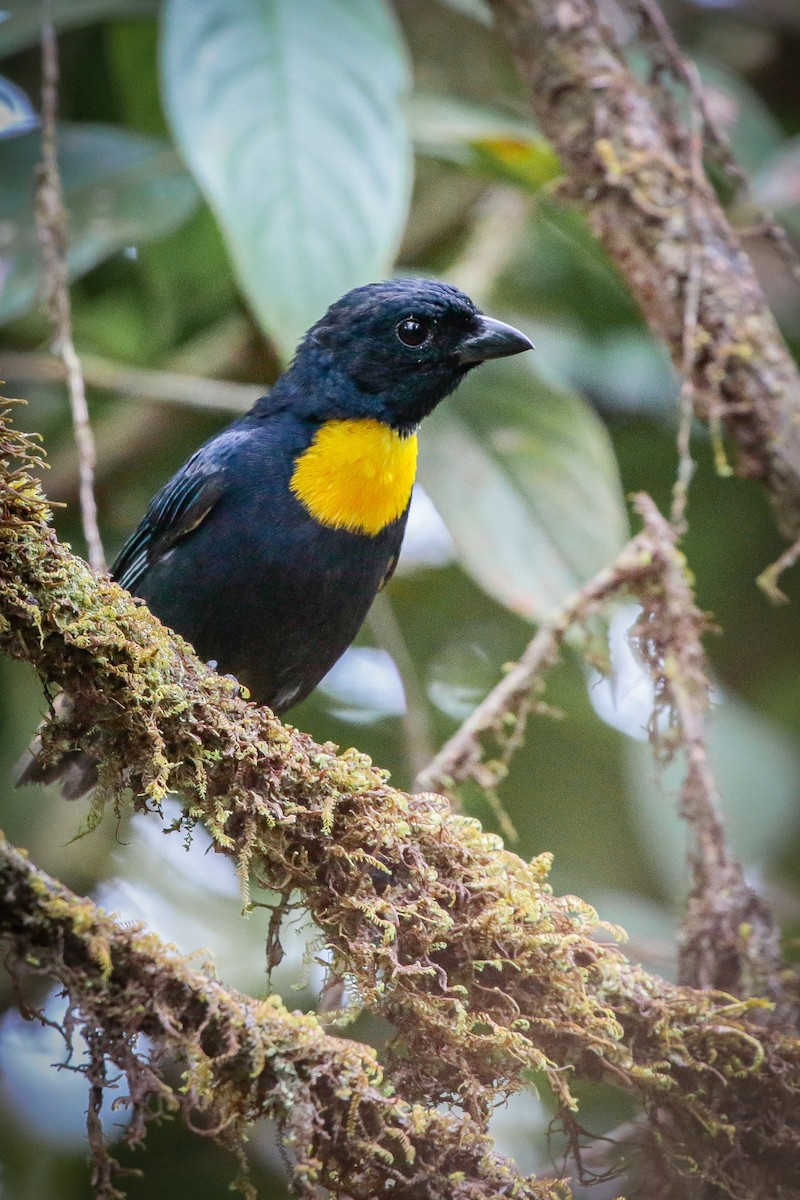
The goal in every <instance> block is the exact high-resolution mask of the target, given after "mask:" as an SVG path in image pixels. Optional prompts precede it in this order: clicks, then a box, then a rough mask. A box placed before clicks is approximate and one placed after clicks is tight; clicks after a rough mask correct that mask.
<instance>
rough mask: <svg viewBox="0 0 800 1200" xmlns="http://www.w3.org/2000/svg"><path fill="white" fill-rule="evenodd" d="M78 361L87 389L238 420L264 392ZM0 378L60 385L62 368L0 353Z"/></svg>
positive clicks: (46, 360) (41, 357)
mask: <svg viewBox="0 0 800 1200" xmlns="http://www.w3.org/2000/svg"><path fill="white" fill-rule="evenodd" d="M81 361H82V366H83V376H84V379H85V381H86V382H87V383H88V384H90V386H91V387H94V388H97V389H98V391H105V392H116V394H117V395H118V396H125V397H127V398H129V399H132V400H147V401H155V402H157V403H159V404H175V405H178V406H179V407H186V408H201V409H207V410H209V411H211V412H219V413H231V414H233V415H234V416H240V415H241V414H242V413H243V412H246V411H247V409H248V408H250V406H251V405H252V404H254V403H255V401H256V400H257V399H258V397H259V396H263V394H264V388H263V387H262V388H259V387H258V385H257V384H254V383H233V382H229V381H228V380H222V379H205V378H202V377H201V376H199V375H186V374H184V373H183V372H179V371H158V370H152V369H150V368H144V367H129V366H127V365H126V364H125V363H116V362H111V361H110V360H109V359H106V358H97V357H95V356H94V355H84V356H83V358H82V360H81ZM3 375H4V377H5V378H6V379H9V380H19V381H20V382H26V383H61V382H62V381H63V380H64V377H65V369H64V367H63V365H62V363H60V362H58V361H57V360H55V359H53V358H51V357H50V356H49V355H47V354H37V353H36V352H34V351H32V352H25V351H13V350H12V351H4V352H3Z"/></svg>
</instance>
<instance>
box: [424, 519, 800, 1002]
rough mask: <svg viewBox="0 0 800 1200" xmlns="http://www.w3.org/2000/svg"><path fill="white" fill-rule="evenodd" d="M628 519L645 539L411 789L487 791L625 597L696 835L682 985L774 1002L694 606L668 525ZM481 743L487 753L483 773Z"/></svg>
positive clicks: (547, 633)
mask: <svg viewBox="0 0 800 1200" xmlns="http://www.w3.org/2000/svg"><path fill="white" fill-rule="evenodd" d="M636 507H637V509H638V511H639V514H640V515H641V517H642V519H643V521H644V529H643V530H642V532H641V533H639V534H637V535H636V537H634V538H633V539H632V540H631V541H630V542H629V543H628V544H627V546H625V547H624V549H623V550H622V552H621V553H620V554H619V555H618V556H617V558H616V559H615V560H614V562H613V563H612V564H611V565H610V566H609V567H606V568H605V569H604V570H603V571H601V572H600V573H599V574H598V575H596V576H595V577H594V579H592V580H590V581H589V583H587V584H585V585H584V587H582V588H581V589H580V590H579V591H578V592H576V593H575V595H574V596H572V597H571V598H570V599H569V600H568V601H567V602H566V603H565V604H564V605H563V606H562V608H561V609H560V610H559V612H558V614H557V615H556V616H555V618H554V619H553V620H552V621H550V622H549V623H548V624H547V625H544V626H542V628H541V629H540V630H539V631H538V633H537V634H536V636H535V637H534V638H533V640H532V641H531V642H530V644H529V645H528V648H527V649H526V651H525V653H524V654H523V656H522V658H521V659H520V661H519V662H518V663H517V664H516V666H515V667H513V668H512V670H511V671H509V672H508V674H507V675H506V676H505V678H504V679H502V680H501V681H500V683H498V684H497V686H496V687H495V688H494V689H493V690H492V691H491V692H490V693H489V695H488V696H487V697H486V698H485V699H484V700H483V701H482V702H481V704H480V705H479V706H478V707H477V709H476V710H475V711H474V712H473V713H472V714H471V715H470V716H469V717H468V718H467V720H466V721H465V722H464V724H463V725H462V726H461V728H460V729H459V730H458V731H457V732H456V733H455V734H454V735H453V737H452V738H451V739H450V740H449V741H448V742H447V743H446V744H445V745H444V746H443V747H442V749H441V750H440V751H439V753H438V754H437V756H436V758H435V759H434V760H433V762H432V763H431V764H430V766H428V767H427V768H426V770H425V771H423V772H422V774H421V775H420V776H419V777H418V780H417V786H418V787H419V788H420V789H421V790H432V791H433V790H437V789H438V790H451V789H452V788H453V787H454V786H455V785H456V784H457V783H459V782H462V781H464V780H466V779H473V780H475V781H476V782H477V783H478V784H479V785H480V786H482V787H484V788H485V787H487V786H488V787H493V786H496V784H497V783H498V782H499V780H500V779H501V778H502V777H503V774H504V773H505V770H506V769H507V767H508V764H509V762H510V759H511V756H512V754H513V753H514V751H515V750H516V748H517V747H518V746H519V745H520V743H521V742H522V740H523V737H524V732H525V723H526V720H527V717H528V715H529V713H530V711H531V708H532V707H533V705H534V703H535V701H536V697H537V695H538V693H539V692H540V691H541V689H542V686H543V683H542V675H543V672H544V671H545V670H546V668H548V667H549V666H551V665H552V664H553V663H554V662H555V661H556V658H557V655H558V651H559V649H560V647H561V645H562V644H563V641H564V638H565V636H566V634H567V632H568V631H569V630H570V629H571V628H572V627H573V626H574V625H575V624H576V623H578V622H584V621H585V620H586V618H587V617H588V616H590V615H591V614H592V613H593V612H595V611H596V610H597V608H598V607H599V606H601V605H603V604H605V603H607V602H608V601H609V600H611V599H613V598H615V597H617V596H620V595H621V594H623V593H632V594H634V595H635V596H636V597H637V598H638V599H639V601H640V603H641V605H642V609H643V616H642V618H641V620H640V621H639V622H637V625H636V626H635V628H634V630H633V631H632V634H631V636H632V638H633V639H634V640H636V641H637V642H638V645H639V650H640V653H641V656H642V658H643V660H644V662H645V664H646V665H647V667H648V668H649V670H650V673H651V675H652V677H653V683H654V687H655V699H656V704H655V708H654V712H653V718H652V722H651V738H652V740H653V744H654V747H655V749H656V751H657V752H658V753H659V755H660V757H662V758H669V757H672V755H673V754H674V753H675V751H676V750H677V749H679V748H680V749H682V751H683V753H684V755H685V758H686V775H685V778H684V782H683V787H682V790H681V813H682V815H683V817H684V818H685V819H686V821H687V822H688V823H689V825H690V827H691V829H692V832H693V834H694V839H695V853H694V855H693V858H692V865H693V877H694V885H693V890H692V895H691V897H690V901H689V907H688V910H687V914H686V918H685V920H684V925H683V937H682V945H681V947H680V957H679V966H680V972H681V981H682V982H684V983H689V984H691V985H692V986H696V987H701V986H702V987H720V988H724V989H725V990H726V991H731V992H734V993H735V994H737V995H742V994H744V995H753V994H761V993H766V994H768V995H770V996H772V997H773V998H776V999H777V998H780V997H781V996H782V983H781V964H782V959H781V955H780V947H779V944H778V937H777V932H776V930H775V927H774V924H773V921H772V916H771V913H770V912H769V910H768V908H767V906H766V905H765V904H764V903H763V901H761V899H760V898H759V897H758V896H757V895H756V894H755V893H754V892H753V891H752V889H751V888H750V887H749V886H748V885H747V883H746V882H745V879H744V875H743V873H742V869H741V867H740V866H739V864H738V862H737V861H736V859H735V857H734V855H733V853H732V851H731V848H730V845H729V843H728V839H727V834H726V831H725V826H724V822H723V819H722V813H721V804H720V796H719V791H718V788H717V784H716V781H715V779H714V774H713V771H712V769H711V763H710V760H709V755H708V744H707V731H706V712H707V709H708V695H709V684H708V679H707V675H706V669H705V656H704V653H703V649H702V644H701V641H700V638H701V634H702V633H703V631H704V630H705V628H706V625H707V622H706V619H705V617H704V616H703V614H702V613H701V612H700V611H699V610H698V609H697V607H696V606H695V603H694V596H693V594H692V589H691V586H690V583H689V581H688V578H687V575H686V564H685V560H684V558H683V555H682V554H681V553H680V551H679V550H678V549H677V546H676V537H677V533H676V530H675V527H674V525H671V524H670V523H669V522H668V521H667V520H666V518H664V517H663V516H662V515H661V513H660V512H659V511H658V509H657V507H656V506H655V504H654V503H653V501H652V500H651V499H650V497H649V496H645V495H640V496H637V497H636ZM665 710H666V711H667V712H668V714H669V717H670V723H671V728H670V731H669V733H668V734H667V735H666V736H665V735H664V734H663V733H662V730H661V727H660V722H659V716H660V714H661V713H662V712H663V711H665ZM486 741H490V742H491V744H492V747H493V753H492V756H491V758H490V759H489V760H488V761H487V760H486V754H485V742H486ZM495 748H496V749H495ZM787 1004H788V1002H787Z"/></svg>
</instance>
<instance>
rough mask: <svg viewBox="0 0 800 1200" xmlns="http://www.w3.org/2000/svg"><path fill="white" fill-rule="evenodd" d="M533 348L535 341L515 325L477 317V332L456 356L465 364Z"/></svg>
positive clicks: (491, 318) (490, 318)
mask: <svg viewBox="0 0 800 1200" xmlns="http://www.w3.org/2000/svg"><path fill="white" fill-rule="evenodd" d="M523 350H533V342H532V341H531V340H530V338H527V337H526V336H525V334H524V333H520V331H519V330H518V329H515V328H514V326H513V325H505V324H504V323H503V322H502V321H495V319H494V318H493V317H484V316H478V317H476V318H475V332H474V333H473V334H471V335H470V336H469V337H468V338H465V339H464V341H463V342H462V343H461V345H460V346H459V348H458V350H457V351H456V358H457V359H458V361H459V363H461V364H463V365H464V366H468V365H470V366H471V365H473V364H475V363H482V362H485V361H486V359H487V358H507V357H508V356H509V355H510V354H521V353H522V352H523Z"/></svg>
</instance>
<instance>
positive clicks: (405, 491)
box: [290, 417, 417, 536]
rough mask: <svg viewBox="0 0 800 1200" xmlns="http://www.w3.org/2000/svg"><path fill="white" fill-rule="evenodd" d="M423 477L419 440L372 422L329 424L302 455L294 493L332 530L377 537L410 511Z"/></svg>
mask: <svg viewBox="0 0 800 1200" xmlns="http://www.w3.org/2000/svg"><path fill="white" fill-rule="evenodd" d="M416 471H417V439H416V436H415V435H414V434H411V435H409V436H405V437H404V436H402V435H401V434H399V433H397V432H396V431H395V430H393V429H391V428H390V427H389V426H388V425H384V424H383V423H382V422H380V421H376V420H373V419H372V418H370V417H364V418H357V419H352V420H335V421H327V422H326V423H325V424H324V425H322V426H320V428H319V430H318V431H317V433H316V436H315V438H314V441H313V442H312V443H311V445H310V446H309V447H308V449H307V450H304V451H303V452H302V454H300V455H298V457H297V459H296V460H295V464H294V470H293V472H292V477H291V482H290V487H291V489H292V492H293V493H294V495H295V496H296V497H297V499H298V500H299V501H300V503H301V504H302V505H303V506H304V507H305V509H306V511H307V512H309V513H310V514H311V516H312V517H314V519H315V520H317V521H319V522H320V524H322V525H326V526H328V527H329V528H331V529H346V530H348V531H349V532H351V533H366V534H371V535H373V536H374V535H376V534H378V533H380V532H381V530H382V529H385V528H386V526H387V525H389V524H391V522H392V521H395V520H396V519H397V518H398V517H399V516H400V515H401V514H402V513H403V512H404V511H405V509H406V506H407V505H408V502H409V500H410V498H411V489H412V487H413V486H414V477H415V475H416Z"/></svg>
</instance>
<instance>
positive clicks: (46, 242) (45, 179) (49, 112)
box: [36, 4, 106, 571]
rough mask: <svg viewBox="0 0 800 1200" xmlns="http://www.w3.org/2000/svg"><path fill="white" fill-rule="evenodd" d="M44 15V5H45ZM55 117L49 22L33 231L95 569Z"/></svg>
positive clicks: (95, 534) (99, 559)
mask: <svg viewBox="0 0 800 1200" xmlns="http://www.w3.org/2000/svg"><path fill="white" fill-rule="evenodd" d="M44 11H45V14H46V13H47V5H46V4H45V5H44ZM57 116H58V41H57V38H56V32H55V29H54V28H53V25H52V22H51V21H49V20H45V21H44V22H43V24H42V161H41V164H40V166H39V171H38V183H37V189H36V230H37V234H38V238H39V248H40V251H41V256H42V285H43V290H44V301H45V306H46V308H47V314H48V316H49V318H50V324H51V326H52V330H53V352H54V353H55V354H57V355H58V356H59V357H60V359H61V361H62V363H63V364H64V370H65V372H66V377H67V386H68V389H69V398H70V407H71V409H72V428H73V432H74V434H75V442H76V444H77V447H78V455H79V470H80V502H81V521H82V523H83V535H84V537H85V538H86V547H87V551H88V554H89V563H90V564H91V567H92V569H93V570H94V571H104V570H105V565H106V558H105V553H104V551H103V543H102V540H101V538H100V529H99V526H98V524H97V504H96V502H95V497H94V466H95V457H96V456H95V446H94V437H93V436H92V427H91V425H90V423H89V408H88V405H87V403H86V385H85V383H84V379H83V372H82V370H81V361H80V358H79V357H78V354H77V351H76V350H75V343H74V342H73V340H72V306H71V302H70V296H69V274H68V268H67V213H66V210H65V208H64V196H63V192H62V188H61V175H60V174H59V170H58V158H57V133H56V118H57Z"/></svg>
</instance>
